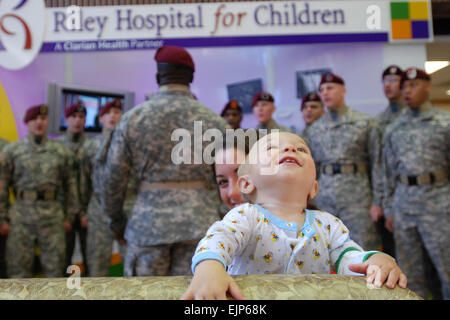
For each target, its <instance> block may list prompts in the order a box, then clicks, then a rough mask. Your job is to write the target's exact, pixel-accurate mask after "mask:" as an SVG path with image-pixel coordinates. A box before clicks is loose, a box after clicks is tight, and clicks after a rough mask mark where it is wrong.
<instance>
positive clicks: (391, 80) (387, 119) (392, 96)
mask: <svg viewBox="0 0 450 320" xmlns="http://www.w3.org/2000/svg"><path fill="white" fill-rule="evenodd" d="M402 74H403V71H402V69H400V67H398V66H395V65H391V66H388V67H387V68H386V69H385V70H384V71H383V74H382V81H383V92H384V95H385V96H386V98H387V99H388V100H389V105H388V106H387V107H386V109H385V110H384V111H383V112H381V113H380V114H378V115H377V116H376V119H377V122H378V127H379V128H380V132H381V136H383V134H384V131H385V130H386V127H387V126H388V125H389V124H390V123H392V122H393V121H394V120H395V119H396V118H397V117H398V115H399V114H400V111H401V110H403V108H404V107H405V103H404V101H403V98H402V90H401V88H400V82H401V80H402ZM381 141H383V139H381ZM381 150H383V147H381ZM378 214H379V215H374V216H372V220H373V221H374V222H376V223H377V231H378V233H379V234H380V236H381V242H382V248H383V252H386V253H387V254H389V255H390V256H392V257H395V243H394V236H393V234H392V232H393V230H388V229H386V227H385V217H384V215H383V212H378Z"/></svg>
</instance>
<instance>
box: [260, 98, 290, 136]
mask: <svg viewBox="0 0 450 320" xmlns="http://www.w3.org/2000/svg"><path fill="white" fill-rule="evenodd" d="M251 105H252V111H253V115H254V116H255V117H256V119H257V120H258V125H257V126H256V128H255V129H257V130H259V129H267V133H268V134H269V133H270V131H271V130H272V129H278V130H279V131H286V132H292V130H291V129H290V128H288V127H285V126H280V125H279V124H278V123H276V122H275V120H273V118H272V117H273V113H274V112H275V110H276V107H275V99H274V98H273V96H272V95H271V94H270V93H268V92H265V91H261V92H258V93H257V94H255V95H254V96H253V99H252V104H251Z"/></svg>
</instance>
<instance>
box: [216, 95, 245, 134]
mask: <svg viewBox="0 0 450 320" xmlns="http://www.w3.org/2000/svg"><path fill="white" fill-rule="evenodd" d="M220 116H221V117H222V118H224V119H225V120H226V121H227V122H228V124H229V125H230V126H231V129H234V130H236V129H239V128H240V127H241V121H242V106H241V105H240V104H239V102H238V101H237V100H231V101H229V102H228V103H227V104H226V105H225V107H223V110H222V112H221V113H220Z"/></svg>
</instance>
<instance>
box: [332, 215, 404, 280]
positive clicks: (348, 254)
mask: <svg viewBox="0 0 450 320" xmlns="http://www.w3.org/2000/svg"><path fill="white" fill-rule="evenodd" d="M335 222H336V223H335V224H334V226H333V227H332V228H331V235H330V236H331V247H332V248H331V252H330V256H331V258H332V261H333V262H334V265H335V269H336V273H339V274H347V275H351V274H353V275H354V274H355V273H356V274H358V273H359V274H363V275H366V280H367V283H370V284H374V285H375V287H378V288H379V287H381V286H382V285H383V283H384V282H386V281H387V282H386V286H387V287H388V288H394V287H395V285H396V284H397V283H398V284H399V286H400V287H402V288H406V283H407V280H406V276H405V274H403V272H402V271H401V270H400V268H399V266H398V265H397V263H396V262H395V259H394V258H392V257H391V256H389V255H387V254H385V253H382V252H378V251H364V250H363V249H362V248H361V247H360V246H359V245H358V244H356V242H354V241H353V240H351V239H350V236H349V231H348V229H347V227H346V226H345V225H344V224H343V223H342V221H340V220H339V219H335Z"/></svg>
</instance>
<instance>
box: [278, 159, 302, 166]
mask: <svg viewBox="0 0 450 320" xmlns="http://www.w3.org/2000/svg"><path fill="white" fill-rule="evenodd" d="M282 163H292V164H296V165H298V166H299V167H301V164H300V162H299V161H298V160H297V158H295V157H284V158H281V160H280V162H279V164H282Z"/></svg>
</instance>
